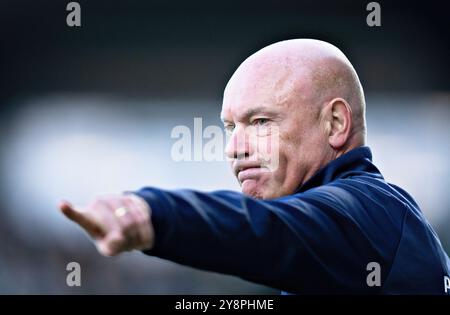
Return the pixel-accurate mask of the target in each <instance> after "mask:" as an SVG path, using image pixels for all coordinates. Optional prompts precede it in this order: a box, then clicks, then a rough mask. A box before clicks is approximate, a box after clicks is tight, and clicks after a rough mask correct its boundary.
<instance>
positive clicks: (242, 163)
mask: <svg viewBox="0 0 450 315" xmlns="http://www.w3.org/2000/svg"><path fill="white" fill-rule="evenodd" d="M304 77H307V76H306V75H304ZM299 82H300V84H299ZM311 87H312V84H311V83H310V82H308V80H307V79H305V80H304V82H302V80H299V79H298V77H297V79H294V77H293V75H292V73H291V72H290V71H289V69H286V67H280V66H278V67H277V65H267V64H261V65H260V66H256V67H255V66H253V67H246V68H245V67H244V69H240V70H238V71H237V72H236V73H235V74H234V75H233V77H232V78H231V79H230V82H229V83H228V85H227V88H226V89H225V93H224V100H223V106H222V113H221V118H222V120H223V122H224V126H225V129H226V130H227V132H228V134H229V139H228V143H227V148H226V154H227V156H228V158H229V159H230V164H231V167H232V169H233V172H234V174H235V176H236V177H237V179H238V181H239V183H240V185H241V187H242V192H243V193H244V194H247V195H251V196H253V197H256V198H262V199H270V198H277V197H281V196H286V195H289V194H292V193H293V192H294V191H295V190H296V189H297V188H298V187H299V186H300V185H301V184H303V183H304V182H305V181H306V180H307V179H309V177H310V176H312V175H313V174H314V173H315V172H316V171H317V170H318V169H319V168H320V166H321V165H323V164H324V161H325V159H326V152H327V151H326V150H327V148H328V146H327V138H326V137H325V133H324V131H323V128H321V126H320V119H319V106H317V105H318V104H313V102H314V97H312V96H313V95H316V93H312V92H311V91H310V90H311Z"/></svg>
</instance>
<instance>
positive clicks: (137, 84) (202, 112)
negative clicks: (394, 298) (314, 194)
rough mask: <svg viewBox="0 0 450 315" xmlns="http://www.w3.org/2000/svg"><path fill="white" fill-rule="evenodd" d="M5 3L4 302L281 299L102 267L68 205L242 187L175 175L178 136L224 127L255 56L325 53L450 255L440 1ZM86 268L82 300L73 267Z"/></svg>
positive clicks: (132, 257)
mask: <svg viewBox="0 0 450 315" xmlns="http://www.w3.org/2000/svg"><path fill="white" fill-rule="evenodd" d="M78 2H79V4H80V6H81V25H82V26H81V27H79V28H76V27H74V28H71V27H68V26H67V25H66V16H67V14H68V12H67V11H66V5H67V3H69V1H61V0H58V1H56V0H55V1H46V0H40V1H31V0H30V1H23V0H2V1H1V2H0V45H1V46H0V151H1V155H0V172H1V173H0V174H1V176H0V215H1V219H0V239H1V245H0V293H7V294H27V293H34V294H48V293H52V294H106V293H112V294H181V293H186V294H265V293H275V294H277V293H278V291H276V290H273V289H270V288H267V287H264V286H260V285H256V284H253V283H249V282H246V281H243V280H241V279H239V278H236V277H231V276H225V275H220V274H217V273H210V272H204V271H199V270H194V269H192V268H188V267H184V266H180V265H177V264H174V263H171V262H168V261H163V260H160V259H158V258H154V257H148V256H144V255H142V254H140V253H127V254H124V255H122V256H120V257H115V258H104V257H101V256H100V255H99V254H98V253H97V251H96V250H95V248H94V245H93V244H92V243H91V242H90V241H89V239H88V237H87V236H86V235H85V234H84V233H83V232H82V231H81V229H79V228H78V227H77V226H75V225H74V224H72V223H70V222H69V221H67V220H66V219H64V218H63V217H62V215H61V214H60V213H59V212H58V210H57V203H58V201H60V200H61V199H63V198H64V199H67V200H70V201H72V202H74V203H75V204H84V203H86V202H88V201H89V200H90V199H92V198H93V197H94V196H96V195H98V194H105V193H116V192H121V191H124V190H133V189H139V188H141V187H143V186H148V185H152V186H158V187H163V188H195V189H200V190H215V189H233V190H238V189H239V187H238V185H237V183H236V182H235V180H234V178H233V176H232V174H231V172H230V171H229V170H228V166H227V165H226V163H225V162H174V161H173V160H172V159H171V158H170V150H171V147H172V145H173V143H174V142H175V139H173V138H171V131H172V129H173V128H174V127H175V126H177V125H186V126H192V125H193V122H194V117H202V119H203V127H204V128H205V127H206V126H208V125H219V126H220V120H219V111H220V108H221V97H222V92H223V88H224V86H225V84H226V82H227V80H228V78H229V77H230V76H231V74H232V73H233V71H234V70H235V68H236V67H237V66H238V65H239V64H240V63H241V62H242V61H243V60H244V59H245V58H246V57H247V56H249V55H250V54H252V53H253V52H255V51H257V50H258V49H260V48H262V47H264V46H266V45H268V44H271V43H273V42H276V41H279V40H284V39H291V38H298V37H307V38H317V39H322V40H325V41H329V42H331V43H333V44H335V45H336V46H338V47H339V48H340V49H341V50H342V51H343V52H344V53H345V54H346V55H347V56H348V57H349V59H350V61H351V62H352V63H353V65H354V66H355V68H356V70H357V72H358V74H359V76H360V79H361V81H362V84H363V86H364V89H365V92H366V101H367V122H368V145H369V146H370V147H371V148H372V150H373V154H374V161H375V163H376V164H377V165H378V166H379V168H380V169H381V171H382V172H383V173H384V176H385V178H386V179H387V180H388V181H390V182H393V183H395V184H398V185H400V186H402V187H403V188H405V189H406V190H407V191H409V192H410V193H411V194H412V195H413V196H414V197H415V198H416V200H417V201H418V203H419V204H420V205H421V207H422V209H423V212H424V213H425V216H426V217H427V218H428V219H429V221H430V222H431V224H432V226H433V227H434V228H435V230H436V231H437V233H438V235H439V236H440V239H441V241H442V243H443V245H444V247H445V248H446V250H447V252H450V229H449V223H450V210H449V209H450V194H449V192H448V189H449V188H448V187H450V166H449V163H448V156H449V154H450V145H449V134H450V125H449V121H450V84H449V70H450V67H449V58H448V56H449V55H450V50H449V40H448V39H449V29H450V27H449V26H450V25H449V24H450V23H449V20H450V19H448V12H450V11H449V10H448V8H446V7H445V2H444V1H440V2H438V1H427V2H426V3H423V2H422V3H419V4H416V3H414V2H406V1H396V2H395V4H393V3H392V1H389V2H388V1H378V2H379V3H380V5H381V23H382V25H381V27H368V26H367V24H366V16H367V14H368V12H367V11H366V5H367V3H369V2H370V1H349V0H344V1H306V0H302V1H300V0H297V1H282V2H281V1H245V2H244V1H179V2H176V1H133V0H131V1H101V0H97V1H82V0H80V1H78ZM71 261H76V262H78V263H80V265H81V272H82V273H81V279H82V280H81V281H82V285H81V287H68V286H67V285H66V275H67V273H68V272H67V271H66V265H67V264H68V263H69V262H71Z"/></svg>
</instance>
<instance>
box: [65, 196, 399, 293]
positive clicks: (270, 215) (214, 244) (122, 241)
mask: <svg viewBox="0 0 450 315" xmlns="http://www.w3.org/2000/svg"><path fill="white" fill-rule="evenodd" d="M99 200H100V201H99ZM99 200H97V201H95V202H93V203H91V204H90V205H89V206H88V207H87V209H86V210H85V211H83V212H79V211H76V210H75V209H73V207H71V206H70V205H67V204H63V205H62V206H61V210H62V211H63V212H64V213H65V214H66V215H67V216H68V217H69V218H70V219H72V220H74V221H75V222H77V223H78V224H80V225H81V226H82V227H83V228H85V229H86V230H87V231H88V233H89V234H90V235H91V236H92V237H93V239H94V241H95V242H96V245H97V247H98V249H99V251H100V252H101V253H103V254H105V255H115V254H118V253H120V252H122V251H124V250H131V249H140V250H143V251H144V253H146V254H148V255H153V256H157V257H160V258H164V259H168V260H172V261H174V262H178V263H181V264H184V265H188V266H192V267H195V268H201V269H205V270H210V271H215V272H221V273H226V274H231V275H235V276H239V277H241V278H244V279H246V280H250V281H253V282H257V283H260V284H264V285H268V286H271V287H274V288H278V289H281V290H284V291H288V292H292V293H294V292H295V293H300V292H307V293H321V294H323V293H352V292H359V293H361V292H365V290H371V291H373V290H377V289H379V288H376V287H375V288H369V287H367V285H366V276H367V270H366V266H367V264H368V263H369V262H371V261H376V262H379V263H380V264H381V265H388V262H387V260H386V257H391V256H392V255H393V253H394V250H395V242H392V239H395V235H392V234H390V232H389V231H392V232H395V231H394V230H392V229H391V228H390V226H389V222H388V221H386V223H384V222H378V223H377V222H375V221H374V225H375V226H377V228H380V227H381V228H382V229H384V230H385V231H386V233H384V234H383V235H382V236H381V237H383V239H385V240H390V241H389V242H386V245H385V248H384V249H383V251H382V252H380V250H379V248H377V245H378V244H377V240H374V239H373V237H371V233H370V232H369V231H368V226H364V225H361V224H360V222H358V218H354V217H352V216H351V215H349V213H348V212H347V211H346V209H348V208H349V207H351V208H352V209H353V213H357V214H358V215H359V216H365V215H369V216H372V215H373V214H367V211H366V210H365V209H363V208H359V207H360V206H361V205H360V204H358V203H357V200H355V199H354V198H353V197H351V196H350V195H349V194H348V192H346V191H345V190H343V189H341V188H337V187H327V188H320V189H312V190H310V191H308V192H306V193H301V194H297V195H292V196H287V197H282V198H279V199H272V200H261V199H256V198H252V197H249V196H246V195H244V194H241V193H238V192H232V191H216V192H209V193H204V192H198V191H193V190H172V191H169V190H162V189H157V188H144V189H142V190H140V191H137V192H134V193H127V194H124V195H121V196H116V197H109V198H101V199H99ZM123 208H125V209H127V210H126V211H125V213H126V214H124V210H123ZM69 209H70V210H69ZM150 209H151V211H150ZM121 210H122V211H121ZM150 213H151V216H150ZM373 213H376V211H374V212H373ZM387 218H388V217H387ZM125 219H126V220H125ZM370 219H371V220H373V219H374V218H370ZM377 220H379V218H377ZM382 220H384V219H382ZM377 235H379V233H377ZM391 245H392V246H391ZM368 292H369V291H368Z"/></svg>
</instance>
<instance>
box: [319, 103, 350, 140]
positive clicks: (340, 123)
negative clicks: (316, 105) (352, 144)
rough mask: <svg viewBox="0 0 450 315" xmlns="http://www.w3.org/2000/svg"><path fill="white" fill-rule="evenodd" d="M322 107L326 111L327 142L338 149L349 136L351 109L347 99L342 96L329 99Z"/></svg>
mask: <svg viewBox="0 0 450 315" xmlns="http://www.w3.org/2000/svg"><path fill="white" fill-rule="evenodd" d="M324 109H325V110H326V111H327V113H326V114H325V119H326V125H327V128H326V131H327V136H328V143H329V144H330V145H331V146H332V147H333V149H340V148H341V147H343V146H344V145H345V144H346V143H347V140H348V139H349V137H350V131H351V129H352V109H351V107H350V105H349V104H348V103H347V101H346V100H344V99H342V98H335V99H333V100H331V101H330V102H329V103H328V104H327V105H326V106H325V108H324Z"/></svg>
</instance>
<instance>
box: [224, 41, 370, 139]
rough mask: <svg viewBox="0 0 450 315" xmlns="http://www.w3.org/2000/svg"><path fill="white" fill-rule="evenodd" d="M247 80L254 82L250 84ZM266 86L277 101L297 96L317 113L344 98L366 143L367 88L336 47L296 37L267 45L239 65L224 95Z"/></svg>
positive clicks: (357, 129) (354, 128)
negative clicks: (325, 104)
mask: <svg viewBox="0 0 450 315" xmlns="http://www.w3.org/2000/svg"><path fill="white" fill-rule="evenodd" d="M246 81H247V82H249V83H250V82H253V83H251V84H250V86H248V85H247V84H246V83H245V82H246ZM258 85H259V86H258ZM263 85H264V88H265V89H266V90H267V93H273V94H274V98H275V99H276V100H277V101H283V99H284V100H287V99H288V98H290V99H296V98H297V99H298V100H300V101H301V102H298V104H299V105H300V104H302V105H306V106H309V107H310V108H311V110H313V111H316V113H317V112H318V111H319V110H320V109H321V105H323V104H324V103H325V102H326V101H327V100H331V99H333V98H342V99H344V100H345V101H346V102H347V103H348V104H349V106H350V108H351V111H352V133H361V134H362V136H363V137H362V138H361V137H359V138H358V139H356V140H358V142H361V143H359V145H362V144H364V141H365V140H364V137H365V132H366V127H365V99H364V92H363V88H362V86H361V83H360V81H359V78H358V75H357V73H356V71H355V69H354V68H353V66H352V64H351V63H350V61H349V60H348V59H347V57H346V56H345V55H344V54H343V53H342V51H341V50H339V49H338V48H337V47H336V46H333V45H331V44H329V43H327V42H324V41H320V40H315V39H293V40H286V41H281V42H277V43H275V44H272V45H269V46H267V47H264V48H263V49H261V50H259V51H257V52H256V53H254V54H253V55H251V56H250V57H248V58H247V59H246V60H245V61H244V62H243V63H242V64H241V65H240V66H239V68H238V69H237V70H236V71H235V73H234V74H233V76H232V77H231V79H230V80H229V82H228V84H227V86H226V88H225V92H224V95H225V96H227V92H229V90H233V92H235V89H236V88H237V89H238V90H241V92H244V91H242V90H245V92H247V93H252V91H253V90H254V89H257V88H258V87H262V86H263ZM239 86H240V87H239ZM230 96H231V95H230Z"/></svg>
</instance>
